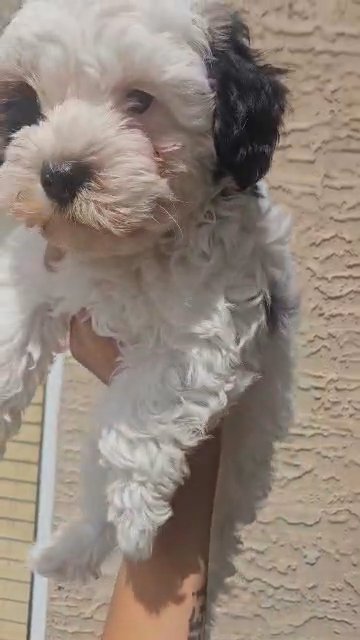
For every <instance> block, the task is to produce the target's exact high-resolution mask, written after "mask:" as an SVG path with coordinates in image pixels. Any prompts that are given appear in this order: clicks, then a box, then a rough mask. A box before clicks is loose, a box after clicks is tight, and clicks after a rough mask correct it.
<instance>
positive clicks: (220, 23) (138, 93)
mask: <svg viewBox="0 0 360 640" xmlns="http://www.w3.org/2000/svg"><path fill="white" fill-rule="evenodd" d="M199 5H201V6H200V7H199ZM284 108H285V90H284V88H283V86H282V84H281V83H280V81H279V79H278V73H277V71H276V70H274V69H273V68H271V67H269V66H267V65H263V64H261V62H260V61H259V59H258V57H257V56H256V55H254V54H253V53H252V51H251V50H250V48H249V45H248V34H247V30H246V28H245V27H244V25H243V24H242V23H241V22H240V21H239V19H238V18H237V17H234V16H233V15H232V14H231V13H230V12H229V10H228V9H226V7H225V6H224V5H223V4H222V3H220V1H214V0H209V1H208V2H205V3H203V2H197V1H196V0H193V1H191V0H157V2H156V3H153V2H151V1H150V0H27V2H26V3H25V6H24V8H23V9H22V10H21V11H20V12H19V13H18V15H17V16H16V17H15V19H14V20H13V22H12V23H11V24H10V25H9V27H8V28H7V30H6V31H5V33H4V35H3V36H2V38H1V40H0V154H1V155H0V161H1V162H2V166H1V168H0V206H1V209H2V210H4V209H10V210H11V211H12V212H13V213H14V214H15V215H16V216H17V217H18V218H19V219H21V220H22V221H23V222H24V223H25V224H26V225H28V226H37V227H39V229H41V231H42V233H43V234H44V235H45V236H46V237H47V238H48V239H49V240H51V241H52V242H54V243H55V244H58V245H59V246H61V247H64V248H67V249H69V248H70V249H75V250H79V251H91V252H93V251H95V252H102V253H105V254H109V253H122V252H133V251H138V250H139V249H141V247H143V246H144V245H146V244H148V243H149V242H153V241H154V239H156V238H159V237H161V236H163V235H164V234H168V232H169V231H170V230H172V229H176V228H179V227H180V228H182V227H183V225H185V224H186V221H187V219H189V216H191V215H195V214H196V211H197V210H198V209H199V208H201V207H202V206H204V204H205V203H206V202H207V201H208V199H209V197H210V196H211V193H212V190H213V188H214V181H218V180H219V179H220V180H221V179H222V177H224V176H226V177H229V176H230V177H231V178H232V179H233V180H234V181H235V182H236V184H237V185H238V187H239V188H241V189H245V188H247V187H248V186H250V185H252V184H254V183H255V182H257V180H259V179H260V178H261V177H262V176H263V175H264V174H265V173H266V172H267V170H268V168H269V166H270V163H271V158H272V154H273V152H274V148H275V145H276V142H277V139H278V135H279V128H280V126H281V121H282V116H283V113H284Z"/></svg>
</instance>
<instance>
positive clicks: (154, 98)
mask: <svg viewBox="0 0 360 640" xmlns="http://www.w3.org/2000/svg"><path fill="white" fill-rule="evenodd" d="M281 76H282V72H281V70H279V69H275V68H273V67H271V66H270V65H269V64H265V63H264V62H263V61H262V59H261V57H260V56H259V55H258V54H256V53H254V52H253V51H252V49H251V48H250V45H249V34H248V30H247V28H246V26H245V25H244V24H243V22H242V21H241V19H240V17H239V16H238V15H236V14H233V13H232V12H231V11H230V10H229V9H228V8H227V6H226V5H225V4H223V3H222V2H221V1H220V0H213V1H211V0H209V1H208V2H200V1H196V0H156V3H154V2H151V1H150V0H148V1H147V0H27V2H25V4H24V6H23V8H22V9H21V10H20V12H19V13H18V14H17V15H16V17H15V18H14V20H13V21H12V23H11V24H10V25H9V26H8V28H7V29H6V31H5V33H4V34H3V35H2V37H1V40H0V125H1V134H0V143H1V162H2V166H1V169H0V208H1V212H2V213H3V214H4V215H5V214H7V213H9V212H10V213H11V214H12V215H14V216H15V218H16V219H17V220H18V221H20V223H21V225H20V227H19V229H17V230H16V232H15V233H14V234H13V235H12V237H11V238H10V240H9V242H8V244H7V246H6V248H5V250H4V251H3V252H2V254H1V256H0V307H1V317H0V415H1V419H0V448H1V449H2V452H4V450H5V445H6V441H7V440H8V439H9V438H10V437H11V436H13V435H14V434H15V433H16V432H17V431H18V429H19V427H20V424H21V415H22V412H23V411H24V409H25V408H26V407H27V406H28V404H29V403H30V401H31V399H32V397H33V395H34V392H35V389H36V387H37V385H38V383H39V382H40V381H42V380H43V379H44V377H45V375H46V373H47V370H48V367H49V365H50V364H51V362H52V360H53V357H54V355H55V354H56V353H58V352H59V351H60V350H61V349H62V346H63V344H64V341H65V340H66V335H67V332H68V326H69V319H70V318H71V317H72V316H73V315H74V314H76V313H78V312H79V311H80V310H86V312H87V315H88V317H89V318H91V322H92V326H93V329H94V331H95V332H96V333H97V334H98V335H100V336H106V337H111V338H113V339H114V340H115V341H117V342H118V343H119V345H121V354H122V358H121V363H120V362H119V365H118V369H117V371H116V372H115V373H114V376H113V378H112V381H111V384H110V386H109V388H108V389H107V391H106V392H105V394H104V398H103V400H102V402H101V405H100V406H99V408H98V411H97V414H96V419H95V420H94V422H96V424H97V425H100V428H99V429H94V430H93V432H92V436H91V438H90V443H89V447H88V450H87V456H86V460H85V464H84V479H83V484H84V500H83V519H82V520H81V521H80V522H77V523H70V524H68V525H67V526H66V527H65V528H64V529H62V530H61V531H60V532H58V533H57V534H56V536H55V538H54V540H53V542H52V543H51V544H50V546H49V547H48V548H46V549H44V550H37V551H36V553H35V554H34V567H35V569H36V570H37V571H39V572H40V573H41V574H43V575H45V576H49V577H54V578H57V579H60V580H64V579H81V580H82V579H85V578H87V577H88V576H91V575H97V574H98V572H99V570H100V567H101V564H102V563H103V561H104V559H105V557H106V556H107V554H108V553H109V552H110V551H111V550H112V549H113V548H114V546H116V545H118V546H119V548H120V550H121V552H122V553H123V554H124V556H125V557H127V558H131V559H133V560H141V559H145V558H147V557H149V556H150V555H151V550H152V545H153V541H154V538H155V536H156V534H157V532H158V530H159V528H160V527H162V526H163V525H164V523H165V522H166V521H167V520H168V519H169V518H170V517H171V515H172V509H171V502H172V498H173V495H174V492H175V491H176V489H177V488H178V487H179V485H181V484H182V483H183V482H184V481H185V479H186V476H187V473H188V465H187V456H188V454H189V452H190V451H191V450H192V449H194V448H195V447H197V446H198V445H199V444H200V443H201V441H203V440H204V439H205V438H207V437H209V434H211V432H212V430H214V429H215V428H216V426H217V424H218V422H219V420H220V419H221V420H222V426H223V431H224V442H223V447H224V451H226V452H227V453H226V455H227V456H228V459H227V461H226V465H228V466H229V468H230V467H231V468H234V469H235V471H236V473H238V474H240V475H241V477H242V478H243V479H244V482H245V485H246V482H247V478H250V477H252V478H256V472H257V471H256V470H257V469H258V467H260V466H261V465H262V454H261V451H262V447H263V443H268V442H270V441H271V442H272V441H273V440H274V439H275V438H276V437H277V436H278V435H280V434H281V433H282V432H283V431H284V429H285V428H286V426H287V424H288V421H289V419H290V417H291V377H292V376H291V372H292V358H291V351H292V336H293V325H294V317H295V315H296V308H295V307H296V304H295V297H294V278H293V267H292V260H291V255H290V252H289V248H288V244H289V232H290V224H289V221H288V219H287V218H286V217H285V216H284V215H283V214H282V213H281V212H280V211H279V210H278V209H277V208H275V207H273V206H272V205H271V203H270V201H269V198H268V195H267V192H266V189H265V187H264V185H263V183H262V182H261V179H262V178H263V176H264V175H265V174H266V173H267V171H268V169H269V167H270V165H271V160H272V156H273V153H274V150H275V147H276V144H277V142H278V138H279V132H280V129H281V125H282V121H283V116H284V113H285V108H286V89H285V87H284V85H283V83H282V80H281ZM48 243H50V244H51V245H54V246H55V247H57V248H59V249H60V250H63V251H64V252H65V254H66V255H65V258H64V259H63V260H62V261H61V262H59V263H58V264H57V266H56V268H55V269H51V270H49V269H47V268H46V267H45V264H44V256H45V252H46V247H47V244H48ZM254 390H255V392H254ZM244 403H245V404H244ZM241 406H246V407H247V409H246V411H247V413H246V414H245V418H243V419H242V421H241V422H237V420H236V416H237V415H238V409H239V407H241ZM244 419H245V421H246V419H248V420H250V419H251V420H252V421H253V427H252V429H251V430H250V431H249V430H247V429H246V427H247V425H245V424H244ZM243 429H244V432H246V433H248V436H247V439H246V442H244V445H243V447H242V449H241V450H239V448H237V449H236V448H235V447H234V446H233V445H232V442H235V440H233V439H234V437H235V438H236V434H237V433H239V432H241V431H242V430H243ZM266 446H267V445H266ZM247 491H248V492H249V494H250V493H251V492H253V494H254V503H256V502H257V501H258V499H261V498H262V497H263V495H262V494H263V492H262V491H260V489H259V487H258V486H257V484H256V482H252V484H251V483H250V482H249V485H248V488H247Z"/></svg>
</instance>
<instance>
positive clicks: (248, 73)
mask: <svg viewBox="0 0 360 640" xmlns="http://www.w3.org/2000/svg"><path fill="white" fill-rule="evenodd" d="M208 66H209V75H210V78H211V79H212V80H213V81H214V82H215V86H216V112H215V122H214V139H215V148H216V152H217V156H218V173H219V174H220V175H221V176H223V175H231V176H232V177H233V178H234V179H235V182H236V183H237V185H238V186H239V187H240V188H241V189H246V188H248V187H249V186H252V185H254V184H255V183H256V182H258V180H260V179H261V178H262V177H263V176H264V175H265V174H266V173H267V172H268V170H269V168H270V165H271V161H272V156H273V153H274V150H275V147H276V144H277V142H278V140H279V135H280V128H281V126H282V121H283V116H284V113H285V109H286V96H287V90H286V88H285V86H284V85H283V84H282V82H281V81H280V79H279V78H280V77H281V76H282V75H283V74H284V71H283V70H282V69H278V68H275V67H272V66H271V65H268V64H263V63H262V61H261V58H260V56H259V54H257V53H255V52H254V51H253V50H252V49H251V48H250V43H249V32H248V29H247V27H246V26H245V25H244V24H243V23H242V22H241V20H240V19H239V17H238V16H237V15H233V16H232V19H231V23H230V24H229V25H228V26H227V27H225V28H223V30H222V32H221V33H216V35H215V36H214V42H213V44H212V59H211V60H210V61H209V64H208Z"/></svg>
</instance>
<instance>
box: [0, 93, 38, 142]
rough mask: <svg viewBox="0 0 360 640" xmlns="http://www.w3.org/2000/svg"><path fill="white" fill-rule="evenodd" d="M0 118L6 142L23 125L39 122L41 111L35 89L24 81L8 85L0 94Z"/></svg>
mask: <svg viewBox="0 0 360 640" xmlns="http://www.w3.org/2000/svg"><path fill="white" fill-rule="evenodd" d="M0 119H1V129H2V131H3V136H4V137H5V138H6V139H7V142H9V141H10V139H11V137H12V136H13V135H14V134H15V133H17V132H18V131H20V129H22V128H23V127H30V126H32V125H34V124H37V123H38V122H40V120H41V119H42V113H41V107H40V102H39V98H38V96H37V93H36V91H34V89H33V88H32V87H30V86H29V85H28V84H26V82H20V83H18V84H15V85H13V86H12V87H10V88H9V91H8V92H7V93H5V95H2V96H0Z"/></svg>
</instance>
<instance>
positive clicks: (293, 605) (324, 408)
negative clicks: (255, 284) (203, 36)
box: [2, 0, 360, 640]
mask: <svg viewBox="0 0 360 640" xmlns="http://www.w3.org/2000/svg"><path fill="white" fill-rule="evenodd" d="M2 2H3V3H4V0H2ZM3 3H2V8H3V6H4V5H3ZM241 6H242V7H243V9H244V14H245V16H246V17H247V18H248V22H249V24H250V26H251V29H252V32H253V40H254V44H255V46H256V47H259V48H264V49H265V50H268V51H271V52H272V54H271V58H272V59H273V60H275V62H278V63H281V64H283V65H285V66H290V67H291V73H290V76H289V85H290V88H291V91H292V107H293V112H292V113H291V114H290V116H289V118H288V123H287V132H286V134H285V136H284V137H283V140H282V144H281V149H280V152H279V153H278V156H277V160H276V163H275V166H274V170H273V172H272V175H271V183H272V187H273V191H274V195H275V197H276V198H277V200H278V201H279V202H280V203H282V204H283V206H284V207H286V208H287V209H289V210H290V211H292V213H293V215H294V223H295V241H294V245H295V249H296V252H297V255H298V256H299V271H300V278H301V281H302V284H303V321H302V329H301V335H300V364H299V378H298V392H297V407H298V415H297V422H296V425H295V427H294V429H293V431H292V435H291V437H290V438H289V440H288V441H287V442H286V444H284V445H283V446H282V447H281V448H280V451H279V455H278V462H277V474H276V481H275V486H274V491H273V494H272V497H271V499H270V501H269V503H268V506H267V507H266V508H265V509H264V510H263V511H262V513H261V514H260V516H259V519H258V522H257V523H256V524H254V525H253V526H251V527H249V528H248V529H247V531H246V532H245V535H244V552H243V554H242V555H241V556H240V557H239V558H238V559H237V567H238V574H237V578H236V579H235V580H234V581H233V585H232V586H233V590H232V593H231V595H229V596H228V597H227V598H226V601H225V602H223V603H222V605H221V607H220V611H219V615H218V617H217V625H216V631H215V633H214V637H215V638H216V640H220V639H221V640H225V639H226V640H235V639H236V640H242V639H243V638H244V639H245V638H248V637H252V638H254V640H268V639H269V638H271V637H274V638H277V639H279V640H285V639H287V638H291V639H292V640H312V639H315V638H316V640H332V639H335V638H339V637H340V638H341V639H342V640H356V639H358V638H359V637H360V613H359V612H360V522H359V520H360V506H359V505H360V501H359V493H360V437H359V434H358V430H357V428H356V427H357V422H358V420H357V418H358V416H359V409H360V391H359V386H360V336H359V328H358V326H357V324H358V322H356V320H357V318H359V312H360V297H359V282H360V259H359V247H360V224H359V206H360V205H359V200H360V186H359V185H360V179H359V178H360V176H359V173H360V163H359V141H360V116H359V113H360V112H359V104H360V71H359V54H360V45H359V42H360V38H359V33H360V4H359V1H358V0H295V1H294V0H256V2H255V1H254V0H242V2H241ZM92 384H93V383H92V382H91V380H90V378H89V377H88V375H87V374H85V373H84V372H81V371H80V370H79V368H78V367H76V365H74V364H73V363H71V362H70V361H69V364H68V366H67V370H66V380H65V387H64V400H63V408H62V414H61V430H62V433H61V437H60V459H59V472H58V495H57V503H56V520H57V522H59V521H61V520H64V519H67V518H68V517H69V516H70V515H71V514H73V512H74V507H73V504H74V500H75V494H76V486H77V481H78V460H79V454H78V447H79V441H80V435H81V431H82V429H83V428H86V424H87V418H86V410H87V406H88V404H89V402H90V400H91V401H92V400H93V393H94V387H93V386H92ZM109 582H111V581H106V580H105V581H103V582H102V583H101V584H99V583H97V584H96V585H93V586H91V587H87V588H86V589H79V590H77V591H76V592H74V590H73V589H72V590H61V591H60V590H57V589H54V590H53V593H52V598H51V602H50V611H49V631H48V640H60V638H61V640H70V639H71V640H77V639H79V640H80V639H81V640H93V638H94V637H100V633H101V621H102V619H103V618H104V615H105V612H106V606H107V602H108V598H109V592H110V584H109Z"/></svg>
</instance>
